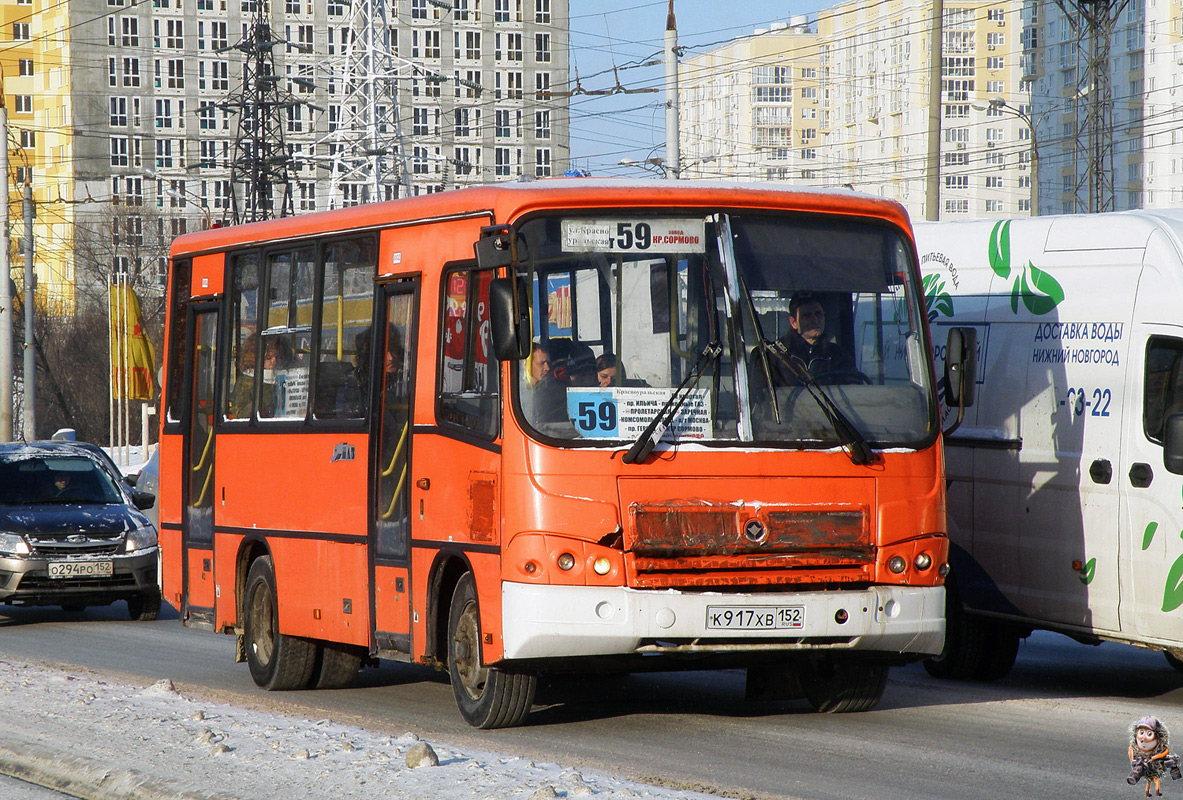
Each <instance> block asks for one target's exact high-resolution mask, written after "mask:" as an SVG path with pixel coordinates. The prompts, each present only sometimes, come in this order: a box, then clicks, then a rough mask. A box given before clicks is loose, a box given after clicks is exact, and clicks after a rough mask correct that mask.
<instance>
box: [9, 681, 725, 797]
mask: <svg viewBox="0 0 1183 800" xmlns="http://www.w3.org/2000/svg"><path fill="white" fill-rule="evenodd" d="M0 719H4V720H5V721H6V722H7V724H6V725H4V726H3V728H0V730H2V731H3V732H2V733H0V773H4V774H8V775H13V776H14V777H18V778H22V779H24V780H28V781H31V782H33V783H39V784H41V785H44V786H50V787H51V788H55V789H59V790H61V791H64V792H68V793H70V794H72V795H75V796H77V797H80V798H84V800H196V799H197V798H201V800H230V799H231V798H234V800H272V799H273V798H277V797H283V798H285V799H286V800H304V799H305V798H309V799H311V798H317V800H319V798H332V800H403V799H404V798H406V800H412V799H413V800H421V799H422V798H433V800H460V798H464V800H472V799H473V798H475V799H476V800H494V799H496V800H500V799H501V798H507V799H510V798H512V799H513V800H518V799H519V798H520V800H551V798H596V800H624V799H625V798H628V799H629V800H632V799H634V798H653V800H673V799H674V798H678V800H690V798H699V799H700V800H711V799H712V798H713V800H717V798H715V797H714V796H712V795H705V794H699V793H694V792H687V791H681V790H672V789H668V788H663V787H654V786H648V785H645V784H641V783H636V782H632V781H626V780H620V779H616V778H612V777H608V776H604V775H593V774H591V773H582V774H581V773H580V772H578V771H576V770H574V769H570V768H564V767H561V766H559V765H555V764H546V763H536V762H533V761H530V760H528V759H522V758H516V757H507V756H499V755H497V754H495V753H487V752H481V751H476V750H464V751H461V750H459V749H457V748H454V747H451V746H449V745H448V744H447V743H443V742H420V741H419V738H418V737H417V736H416V735H415V734H414V733H413V732H407V733H404V734H403V735H401V736H398V737H391V736H387V735H383V734H378V733H373V732H371V731H367V730H365V729H363V728H358V727H353V726H348V725H339V724H337V723H334V722H331V721H329V720H320V721H316V722H309V721H306V720H301V719H298V718H295V717H286V716H282V715H279V714H273V713H267V712H262V711H254V710H248V709H243V708H238V707H235V706H229V705H223V704H218V703H212V702H206V701H203V700H198V699H193V698H190V697H186V696H185V695H183V694H181V693H180V692H178V691H177V690H176V689H175V688H174V687H173V686H172V684H171V683H170V682H169V681H160V682H159V683H156V684H153V685H151V686H147V687H143V686H135V685H131V684H124V683H117V682H113V681H108V680H103V679H100V678H96V677H94V676H93V675H90V674H88V673H87V672H85V671H83V670H78V669H71V670H69V671H66V670H61V669H53V668H47V667H41V666H33V665H27V664H21V663H17V662H11V661H2V660H0ZM428 749H430V751H431V752H432V753H434V756H435V759H432V757H431V755H430V754H426V751H427V750H428ZM425 754H426V758H425V761H426V763H425V764H424V765H422V766H417V767H411V766H409V764H410V763H414V762H415V761H416V759H417V758H422V757H424V755H425ZM433 760H438V764H433V763H432V761H433Z"/></svg>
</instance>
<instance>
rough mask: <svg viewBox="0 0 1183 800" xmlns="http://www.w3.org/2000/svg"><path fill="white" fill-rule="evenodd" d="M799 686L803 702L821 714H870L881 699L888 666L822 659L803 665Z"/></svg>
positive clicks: (812, 660)
mask: <svg viewBox="0 0 1183 800" xmlns="http://www.w3.org/2000/svg"><path fill="white" fill-rule="evenodd" d="M801 686H802V688H803V689H804V690H805V699H806V700H808V701H809V704H810V705H811V706H813V708H814V710H815V711H818V712H820V713H823V714H844V713H849V712H854V711H870V710H871V709H872V708H874V707H875V705H876V704H877V703H878V702H879V699H880V698H881V697H883V689H884V688H885V687H886V686H887V665H886V664H868V663H865V662H858V661H836V660H834V659H832V658H829V657H826V656H822V657H821V658H818V659H811V660H810V661H809V662H807V663H806V664H805V665H803V668H802V673H801Z"/></svg>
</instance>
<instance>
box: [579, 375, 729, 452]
mask: <svg viewBox="0 0 1183 800" xmlns="http://www.w3.org/2000/svg"><path fill="white" fill-rule="evenodd" d="M673 393H674V390H673V389H672V388H669V389H653V388H646V387H634V386H614V387H609V388H606V389H568V390H567V414H568V416H570V418H571V421H572V422H574V423H575V429H576V430H577V431H579V434H580V435H581V436H583V437H585V438H595V439H636V438H637V437H638V436H640V435H641V434H642V433H643V432H644V431H645V428H646V427H647V426H648V425H649V423H650V422H651V421H652V420H653V418H654V417H655V416H657V413H658V412H659V411H661V409H662V407H663V406H664V405H665V403H666V401H667V400H669V399H670V395H672V394H673ZM667 434H668V435H669V437H670V438H674V439H683V440H684V439H710V438H713V437H712V436H711V400H710V390H708V389H706V388H702V389H695V390H694V391H692V392H691V393H690V394H689V396H688V397H687V398H686V402H685V403H684V404H683V405H682V408H681V409H680V410H679V411H678V415H677V416H676V417H674V422H673V424H672V425H670V427H669V430H668V431H667Z"/></svg>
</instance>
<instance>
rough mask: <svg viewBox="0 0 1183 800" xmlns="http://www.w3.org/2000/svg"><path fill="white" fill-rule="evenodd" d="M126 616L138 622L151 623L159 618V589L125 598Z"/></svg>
mask: <svg viewBox="0 0 1183 800" xmlns="http://www.w3.org/2000/svg"><path fill="white" fill-rule="evenodd" d="M127 615H128V616H129V617H131V618H132V619H134V620H138V621H140V622H151V621H152V620H154V619H156V618H157V617H159V616H160V589H152V590H151V591H147V592H144V593H143V594H139V595H136V596H135V597H129V598H127Z"/></svg>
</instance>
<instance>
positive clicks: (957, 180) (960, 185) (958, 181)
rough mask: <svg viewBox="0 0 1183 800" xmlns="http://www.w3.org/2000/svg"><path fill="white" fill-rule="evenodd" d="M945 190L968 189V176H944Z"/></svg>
mask: <svg viewBox="0 0 1183 800" xmlns="http://www.w3.org/2000/svg"><path fill="white" fill-rule="evenodd" d="M945 188H946V189H968V188H969V176H968V175H946V176H945Z"/></svg>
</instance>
